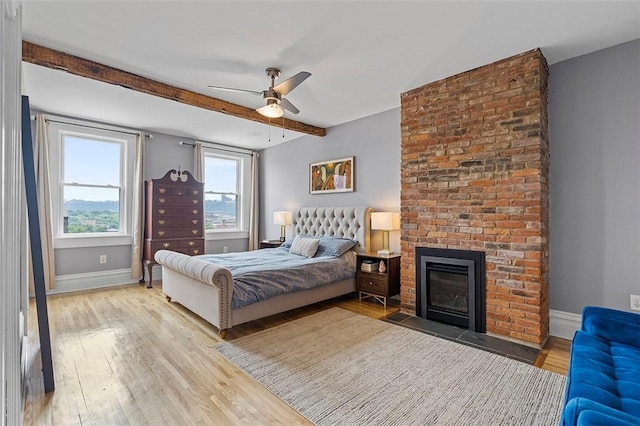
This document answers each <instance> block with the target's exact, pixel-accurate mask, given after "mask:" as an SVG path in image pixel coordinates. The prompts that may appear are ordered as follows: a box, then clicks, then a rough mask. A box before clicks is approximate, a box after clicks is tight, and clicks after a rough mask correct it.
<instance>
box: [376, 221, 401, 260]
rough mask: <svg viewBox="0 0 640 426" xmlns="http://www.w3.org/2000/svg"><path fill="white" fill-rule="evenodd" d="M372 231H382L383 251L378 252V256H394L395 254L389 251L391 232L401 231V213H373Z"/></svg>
mask: <svg viewBox="0 0 640 426" xmlns="http://www.w3.org/2000/svg"><path fill="white" fill-rule="evenodd" d="M371 229H374V230H378V231H382V250H378V254H382V255H390V254H393V252H392V251H391V250H389V231H395V230H396V229H400V213H394V212H373V213H371Z"/></svg>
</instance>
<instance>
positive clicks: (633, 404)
mask: <svg viewBox="0 0 640 426" xmlns="http://www.w3.org/2000/svg"><path fill="white" fill-rule="evenodd" d="M639 377H640V347H638V346H631V345H626V344H623V343H618V342H614V341H609V340H607V339H604V338H602V337H599V336H594V335H592V334H589V333H587V332H584V331H578V332H577V333H576V335H575V337H574V341H573V343H572V346H571V360H570V367H569V374H568V378H567V387H566V393H565V402H566V403H567V405H568V404H569V402H570V401H571V400H572V399H573V398H579V397H582V398H587V399H589V400H591V401H593V402H595V403H598V404H602V405H604V406H607V407H611V408H613V409H615V410H619V411H621V412H623V413H628V414H630V415H632V416H636V417H640V380H638V378H639ZM578 414H579V413H578ZM566 415H569V413H565V417H566ZM565 420H566V418H565ZM566 424H577V423H572V422H567V423H566Z"/></svg>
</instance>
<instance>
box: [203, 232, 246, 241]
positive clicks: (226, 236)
mask: <svg viewBox="0 0 640 426" xmlns="http://www.w3.org/2000/svg"><path fill="white" fill-rule="evenodd" d="M248 238H249V232H248V231H207V232H206V233H205V237H204V239H205V240H206V241H219V240H240V239H248Z"/></svg>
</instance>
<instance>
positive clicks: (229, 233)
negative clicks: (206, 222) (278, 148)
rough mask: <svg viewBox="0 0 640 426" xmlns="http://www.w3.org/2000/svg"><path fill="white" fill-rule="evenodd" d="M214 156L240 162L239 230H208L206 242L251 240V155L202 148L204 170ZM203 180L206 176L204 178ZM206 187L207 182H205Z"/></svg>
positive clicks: (208, 147) (207, 147) (206, 147)
mask: <svg viewBox="0 0 640 426" xmlns="http://www.w3.org/2000/svg"><path fill="white" fill-rule="evenodd" d="M207 156H214V157H218V158H224V159H232V160H238V163H239V167H238V201H237V202H238V203H239V205H240V207H239V209H238V216H239V217H238V224H239V225H240V228H239V229H208V230H206V232H205V240H206V241H214V240H231V239H247V238H249V217H250V213H251V212H250V209H251V202H250V199H249V197H251V154H247V153H242V152H229V151H228V150H225V149H216V148H214V147H210V146H203V147H202V165H201V166H202V170H203V173H204V170H205V167H204V165H205V159H206V157H207ZM203 180H205V179H204V176H203ZM205 185H206V182H205Z"/></svg>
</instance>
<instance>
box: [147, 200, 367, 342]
mask: <svg viewBox="0 0 640 426" xmlns="http://www.w3.org/2000/svg"><path fill="white" fill-rule="evenodd" d="M371 212H372V209H371V208H369V207H304V208H300V209H298V210H295V211H294V212H293V214H292V233H293V235H292V239H294V240H295V238H294V237H295V236H297V235H300V238H299V239H301V238H302V236H312V237H325V239H327V240H334V239H339V238H343V239H351V240H354V241H356V245H355V246H354V247H353V248H352V249H351V250H349V251H347V252H346V253H345V254H343V255H342V256H340V261H342V262H352V263H350V265H351V266H350V267H351V269H350V273H349V274H348V275H349V276H348V277H346V278H344V277H342V278H340V277H336V276H335V275H334V274H328V276H327V277H326V278H325V281H326V282H321V283H319V284H318V285H316V286H314V287H311V288H308V289H300V290H295V291H291V292H288V290H285V292H284V293H281V294H277V295H270V294H269V295H267V298H265V299H264V300H259V301H255V300H254V301H252V300H249V301H248V302H247V301H244V302H238V300H234V286H235V288H236V291H235V293H236V294H238V293H241V292H240V290H239V289H240V288H241V284H244V285H245V287H246V283H241V281H242V279H241V278H243V277H245V275H242V274H240V273H239V271H242V270H243V268H244V266H243V265H242V264H240V263H237V262H239V261H241V259H239V258H240V257H242V256H246V259H245V260H246V262H245V263H251V264H254V263H261V264H263V268H262V269H264V270H265V272H266V270H271V271H270V272H269V273H271V274H276V275H270V277H271V278H267V280H272V281H274V282H276V284H277V281H280V280H283V279H284V277H287V276H290V275H291V274H292V273H293V272H292V269H288V268H289V266H286V265H285V266H284V269H282V268H280V269H278V267H276V266H274V264H275V265H280V264H286V262H284V261H283V259H284V258H285V254H287V255H288V251H287V250H285V249H283V248H270V249H263V250H259V251H249V252H243V253H242V254H238V253H236V254H229V255H201V256H187V255H184V254H181V253H177V252H173V251H168V250H160V251H158V252H157V253H156V255H155V260H156V262H158V263H159V264H160V265H162V291H163V293H164V294H165V296H166V297H167V300H168V301H169V302H172V301H174V302H178V303H180V304H182V305H183V306H185V307H186V308H187V309H189V310H191V311H192V312H194V313H196V314H198V315H199V316H201V317H202V318H204V319H205V320H206V321H208V322H210V323H211V324H213V325H214V326H215V327H216V328H217V329H218V331H219V334H220V337H222V338H225V337H226V335H227V331H228V330H229V329H230V328H231V327H233V326H234V325H238V324H242V323H245V322H249V321H253V320H256V319H259V318H264V317H267V316H269V315H273V314H277V313H280V312H284V311H288V310H291V309H295V308H299V307H301V306H306V305H310V304H312V303H316V302H319V301H322V300H327V299H331V298H334V297H337V296H341V295H344V294H348V293H352V292H354V291H356V280H355V272H356V268H355V254H354V252H368V251H369V250H370V235H369V234H370V229H369V228H370V223H371ZM330 237H334V238H330ZM290 241H291V240H289V241H288V242H290ZM269 251H272V252H269ZM257 252H261V253H257ZM270 254H273V256H270ZM318 254H320V253H318ZM256 256H257V257H256ZM289 256H295V255H289ZM264 257H272V258H273V262H272V263H271V264H269V263H268V261H267V260H266V259H264ZM320 257H325V256H320ZM320 260H322V259H316V260H315V261H316V262H320ZM229 262H233V263H229ZM263 262H264V263H263ZM225 265H232V266H225ZM316 266H319V264H318V265H316ZM329 269H332V268H329ZM329 269H328V270H329ZM232 271H235V273H236V277H237V280H234V272H232ZM309 271H310V270H309V269H307V272H306V273H309ZM278 274H279V277H278ZM329 275H330V276H329ZM274 277H275V278H274ZM261 279H262V280H265V278H261ZM336 279H337V281H335V280H336ZM234 281H236V282H235V283H234ZM283 285H284V284H283ZM284 286H285V287H286V285H284ZM236 299H237V297H236Z"/></svg>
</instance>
